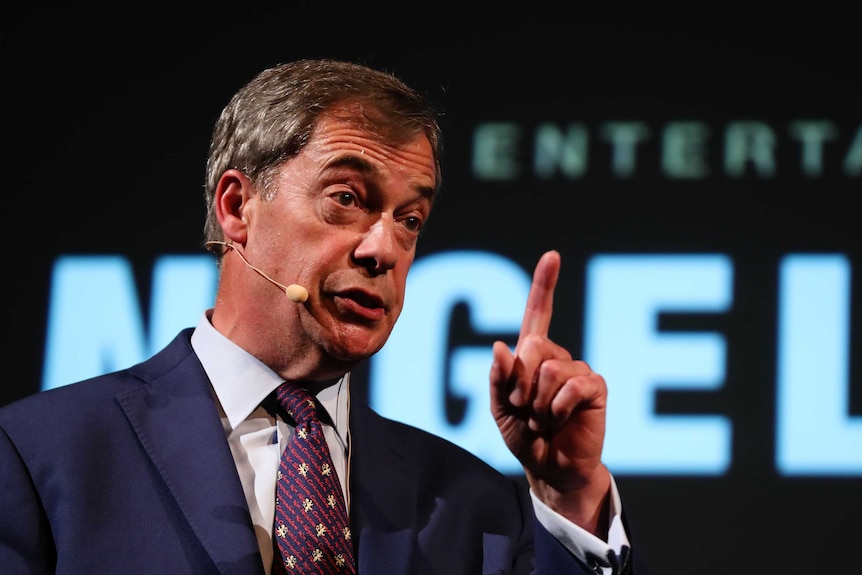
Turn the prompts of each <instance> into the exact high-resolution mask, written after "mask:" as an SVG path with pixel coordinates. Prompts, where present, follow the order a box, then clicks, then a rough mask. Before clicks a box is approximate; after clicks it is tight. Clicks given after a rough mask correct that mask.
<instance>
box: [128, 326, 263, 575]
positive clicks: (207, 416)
mask: <svg viewBox="0 0 862 575" xmlns="http://www.w3.org/2000/svg"><path fill="white" fill-rule="evenodd" d="M181 339H182V340H183V341H185V347H186V348H188V349H187V353H186V354H185V355H184V357H183V358H182V359H181V361H179V362H176V361H175V360H176V359H177V353H180V352H182V350H181V349H177V348H178V347H179V346H182V345H183V343H182V341H180V340H181ZM167 359H170V360H171V361H170V362H169V363H168V362H167ZM166 365H167V367H168V369H167V371H165V369H164V368H165V367H166ZM141 368H142V370H143V371H142V376H143V377H144V378H145V379H150V377H153V376H154V375H155V378H154V379H150V384H149V385H142V386H140V387H138V388H136V389H134V390H132V391H131V392H128V393H125V394H122V395H120V396H118V397H117V400H118V402H119V403H120V405H121V407H122V408H123V410H124V411H125V413H126V416H127V417H128V419H129V422H130V423H131V425H132V427H133V428H134V430H135V432H136V433H137V435H138V439H139V440H140V442H141V445H142V446H143V447H144V449H145V450H146V452H147V454H148V455H149V457H150V458H151V460H152V462H153V464H154V466H155V468H156V469H157V470H158V473H159V474H160V475H161V477H162V479H163V480H164V482H165V484H166V485H167V486H168V488H169V489H170V491H171V493H172V494H173V496H174V498H175V499H176V502H177V505H178V507H179V508H180V509H181V510H182V512H183V515H184V516H185V518H186V520H187V521H188V523H189V525H190V526H191V527H192V529H193V530H194V532H195V533H196V534H197V536H198V538H199V539H200V541H201V543H202V544H203V546H204V548H205V549H207V550H208V551H209V553H210V556H211V557H212V559H213V561H214V562H215V564H216V565H217V566H218V567H219V569H220V570H221V572H222V573H226V574H227V573H261V574H262V573H263V570H262V563H261V558H260V551H259V549H258V546H257V540H256V538H255V535H254V528H253V526H252V523H251V519H250V516H249V513H248V505H247V503H246V501H245V496H244V494H243V491H242V485H241V483H240V481H239V477H238V476H237V473H236V467H235V465H234V462H233V459H232V456H231V453H230V448H229V447H228V444H227V441H226V439H225V435H224V430H223V429H222V426H221V421H220V419H219V415H218V410H217V407H216V404H215V400H214V399H213V396H212V392H211V391H210V385H209V381H208V379H207V378H206V375H205V374H204V372H203V369H202V368H201V366H200V363H199V362H198V361H197V358H196V356H195V355H194V354H193V353H192V352H191V347H190V345H189V344H188V338H187V337H186V338H181V337H178V338H177V339H176V340H174V343H172V344H171V346H169V348H168V349H167V350H165V352H162V353H160V354H158V355H157V356H155V357H154V358H153V359H152V360H150V361H148V362H146V363H145V364H143V365H142V366H141ZM151 369H158V370H159V372H158V374H157V375H156V374H153V373H151V371H150V370H151Z"/></svg>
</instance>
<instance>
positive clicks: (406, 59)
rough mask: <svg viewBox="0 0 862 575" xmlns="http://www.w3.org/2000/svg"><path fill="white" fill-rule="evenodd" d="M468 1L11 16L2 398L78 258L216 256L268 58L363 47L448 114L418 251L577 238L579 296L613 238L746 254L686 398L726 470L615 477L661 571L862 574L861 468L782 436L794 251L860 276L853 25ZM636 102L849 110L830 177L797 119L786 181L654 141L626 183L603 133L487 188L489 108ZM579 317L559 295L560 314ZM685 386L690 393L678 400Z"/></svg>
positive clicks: (34, 9) (546, 113)
mask: <svg viewBox="0 0 862 575" xmlns="http://www.w3.org/2000/svg"><path fill="white" fill-rule="evenodd" d="M469 6H470V7H469V9H468V5H467V4H463V3H462V4H461V7H460V9H453V8H451V7H445V6H437V5H416V6H408V5H402V4H396V5H394V10H393V9H392V8H388V7H386V6H383V5H379V4H356V3H351V4H347V5H332V4H326V3H316V4H312V3H304V2H285V3H271V4H267V3H246V4H240V3H237V4H235V5H227V4H223V5H222V4H218V3H215V4H214V3H201V4H199V5H198V6H197V7H194V8H185V7H184V6H181V5H180V3H174V4H159V3H155V4H154V3H148V4H140V5H138V4H128V3H106V2H105V3H74V2H71V3H70V2H66V3H62V2H35V3H34V2H30V3H21V4H20V5H16V6H15V7H12V8H5V9H4V14H3V17H2V35H0V45H2V65H3V68H2V69H3V80H2V91H3V110H4V112H5V113H4V114H3V116H2V134H3V140H4V152H3V156H4V160H5V161H4V163H3V172H4V178H3V183H4V188H5V189H4V192H5V193H4V198H3V199H4V201H3V207H2V210H3V228H4V235H5V241H4V244H5V245H4V257H5V265H4V268H5V270H6V273H5V280H4V282H3V284H2V286H3V287H2V289H3V294H4V298H3V301H5V302H6V306H5V307H6V309H5V310H4V331H3V346H2V352H3V359H4V362H3V363H4V365H6V366H7V369H6V373H7V375H5V376H4V377H3V384H2V386H0V404H4V403H8V402H10V401H12V400H14V399H16V398H18V397H21V396H23V395H26V394H29V393H32V392H35V391H37V390H38V387H39V382H40V377H41V365H42V360H43V355H42V354H43V346H44V330H45V320H46V303H47V298H48V289H49V275H50V269H51V265H52V263H53V261H54V259H55V258H56V257H57V256H58V255H60V254H71V253H92V254H104V253H123V254H126V255H128V256H130V257H132V258H133V260H134V262H135V265H136V267H137V268H139V269H140V270H141V274H142V276H143V277H142V279H141V282H140V283H141V287H142V290H143V291H145V290H146V287H145V286H146V285H147V281H146V279H147V278H146V270H148V269H149V268H150V266H151V263H152V261H153V259H154V258H155V257H157V256H158V255H160V254H164V253H182V252H188V253H200V252H201V250H200V242H201V229H202V225H203V219H204V209H203V174H204V162H205V155H206V148H207V144H208V138H209V133H210V130H211V127H212V124H213V122H214V121H215V118H216V116H217V114H218V113H219V111H220V109H221V107H222V106H223V105H224V104H225V103H226V102H227V100H228V98H229V97H230V95H231V94H232V93H233V92H234V91H235V90H236V89H237V88H238V87H239V86H240V85H241V84H243V83H245V82H246V81H248V80H249V79H251V77H252V76H253V75H254V74H255V73H256V72H257V71H259V70H260V69H261V68H263V67H265V66H269V65H272V64H276V63H279V62H282V61H286V60H291V59H295V58H299V57H314V56H334V57H343V58H349V59H352V60H357V61H360V62H364V63H368V64H372V65H375V66H379V67H384V68H387V69H390V70H392V71H395V72H396V73H398V74H399V75H400V76H401V77H402V78H404V79H406V80H407V81H408V82H409V83H411V84H413V85H414V86H416V87H417V88H419V89H421V90H422V91H424V92H426V93H428V94H429V95H430V96H431V97H432V98H433V99H434V100H435V101H437V102H439V103H440V105H441V106H442V107H443V108H444V109H445V110H446V115H445V117H444V127H445V129H446V134H447V138H446V149H447V155H446V158H445V164H444V173H445V176H444V178H445V183H446V191H445V192H444V195H443V196H442V198H441V201H440V204H439V206H438V207H437V208H436V211H435V214H434V216H433V217H432V219H431V222H430V225H429V226H428V233H427V235H426V237H425V239H423V242H422V243H421V247H420V256H421V255H424V254H428V253H432V252H435V251H438V250H448V249H457V248H475V249H483V250H491V251H496V252H500V253H503V254H506V255H507V256H509V257H511V258H513V259H515V260H516V261H518V262H520V263H522V264H523V266H524V268H525V269H527V270H531V269H532V266H533V265H534V263H535V260H536V259H537V257H538V256H539V254H540V253H541V252H542V251H544V250H545V249H548V248H551V247H556V248H558V249H560V251H561V252H562V254H563V258H564V267H563V273H562V276H561V279H560V285H561V289H563V288H565V289H567V290H569V291H570V292H574V293H577V292H578V290H582V286H583V279H584V278H583V263H584V261H585V259H586V258H587V257H588V256H589V255H590V254H593V253H597V252H617V251H619V252H644V253H653V252H673V253H678V252H715V251H718V252H724V253H728V254H730V255H731V256H732V257H733V258H734V264H735V277H736V284H735V286H736V287H735V295H734V300H735V304H734V310H733V312H732V313H731V314H729V316H728V318H726V319H724V320H723V321H721V322H718V323H716V324H712V326H713V327H716V328H717V329H720V330H721V331H723V332H724V334H725V335H726V336H727V340H728V342H729V343H728V346H729V347H728V372H727V378H728V380H727V382H726V384H725V386H724V387H723V388H722V390H721V391H720V392H716V393H714V394H712V398H711V401H712V402H711V403H709V407H708V408H704V405H705V404H704V401H703V398H702V397H700V398H698V397H690V398H688V399H689V400H690V402H691V403H690V405H691V410H692V411H693V412H698V411H713V412H721V413H726V414H731V416H732V419H733V423H734V429H735V432H734V440H733V442H734V443H733V453H734V459H733V464H732V467H731V469H730V470H729V472H728V474H727V475H726V476H724V477H718V478H712V477H711V478H693V477H688V478H686V477H631V476H622V477H618V478H617V479H618V482H619V484H620V486H621V489H622V492H623V496H624V498H625V504H626V506H627V508H628V509H629V511H630V512H631V514H632V516H633V518H634V520H635V528H636V531H637V534H638V537H639V539H638V540H639V542H641V543H642V545H643V549H644V551H645V552H646V553H647V555H648V556H649V558H650V559H651V563H652V564H653V570H654V572H655V573H657V574H658V575H677V574H678V575H683V574H688V573H698V574H720V573H727V572H730V571H733V572H736V573H788V574H790V573H798V574H802V573H833V572H846V571H853V569H854V568H855V563H856V561H855V556H856V555H857V546H858V539H859V536H860V535H862V520H860V516H859V514H860V511H862V482H860V478H859V477H849V478H835V477H832V478H822V479H793V478H786V477H779V476H778V475H777V473H776V471H775V468H774V465H773V464H772V461H773V459H774V446H773V439H772V436H773V431H772V429H773V427H774V415H773V409H774V406H773V404H774V391H775V390H774V384H773V382H774V378H775V373H774V367H773V365H774V361H775V350H774V339H775V336H774V332H775V311H774V307H775V294H774V286H775V281H776V277H777V271H776V264H777V262H778V258H779V257H780V256H781V255H782V254H784V253H787V252H791V251H795V252H799V251H813V252H841V253H844V254H846V255H848V256H849V257H850V259H851V261H852V262H853V264H854V269H855V270H859V269H860V268H859V265H860V263H862V242H860V239H862V233H860V231H859V224H858V223H857V220H858V213H859V210H858V207H857V204H858V201H859V195H860V190H862V187H860V185H859V184H860V179H859V177H858V176H856V177H848V176H847V175H844V174H842V173H841V172H840V170H839V167H838V162H839V161H840V160H841V159H842V158H843V153H842V151H841V150H842V149H843V150H844V151H846V149H847V148H848V147H849V143H850V140H849V138H850V137H852V135H853V134H854V133H855V132H856V130H858V129H859V126H860V119H861V118H862V114H860V103H862V73H860V54H862V48H860V44H859V37H858V20H857V19H856V17H855V16H853V15H851V14H849V13H840V12H834V13H833V12H827V10H826V9H825V8H821V7H820V6H819V5H815V6H810V5H808V6H805V9H804V11H800V12H799V13H793V12H787V11H786V10H784V9H783V8H782V11H781V12H766V11H762V12H757V11H756V10H753V9H752V7H751V6H747V7H745V8H744V9H741V8H737V9H736V10H734V11H731V9H730V8H729V7H727V8H725V7H724V6H718V7H713V8H710V9H707V8H703V7H701V6H700V5H698V6H697V8H696V9H695V8H692V7H687V8H682V9H680V10H678V11H675V12H670V11H668V12H667V13H664V14H662V13H658V12H656V11H655V10H652V9H650V10H647V9H645V8H640V9H636V10H632V9H631V8H627V7H625V6H622V5H613V6H612V7H610V8H607V9H598V8H589V9H584V8H583V7H581V6H578V5H576V4H575V5H572V7H571V8H569V7H568V5H566V7H565V8H560V7H556V8H552V7H550V6H542V5H541V4H538V3H527V4H524V5H519V6H517V7H515V8H511V9H506V8H504V7H503V6H504V5H503V4H491V5H488V6H476V5H469ZM468 11H469V12H470V13H469V14H467V12H468ZM626 119H633V120H642V121H646V122H649V123H650V124H651V125H653V126H656V127H660V126H662V125H663V124H664V123H666V122H668V121H673V120H680V119H695V120H699V121H705V122H709V123H710V125H711V126H714V127H715V128H716V130H720V129H721V128H722V127H723V126H724V125H726V124H727V123H728V122H731V121H736V120H745V119H753V120H758V121H764V122H768V123H770V124H771V125H772V126H774V127H775V128H776V131H777V132H780V133H785V132H786V124H787V123H788V122H790V121H792V120H798V119H828V120H831V121H833V122H835V123H836V124H838V125H839V126H840V127H841V128H842V138H843V139H841V140H840V141H839V142H838V143H836V144H834V145H833V146H834V147H832V148H827V156H826V161H825V171H824V174H823V175H822V176H821V177H819V178H809V177H806V176H803V175H802V174H801V171H800V161H799V159H798V148H791V147H790V140H789V139H788V138H786V136H785V137H784V139H783V140H781V141H780V144H781V145H782V146H784V148H783V149H782V151H780V153H779V156H778V162H777V164H778V168H779V171H778V173H777V174H776V175H775V176H774V177H772V178H770V179H768V180H764V179H760V178H757V177H754V176H748V177H743V178H740V179H731V178H729V177H727V176H726V175H723V174H721V173H720V166H721V163H720V159H717V158H716V159H714V161H713V163H712V164H711V166H712V167H713V168H714V172H715V173H714V174H713V175H712V176H711V177H709V178H707V179H705V180H699V181H697V182H672V181H669V180H667V179H666V178H663V177H662V176H661V175H660V174H659V171H658V170H657V168H656V167H655V165H656V164H655V162H656V158H655V157H652V156H650V154H651V153H652V154H655V149H656V146H655V145H653V147H652V148H649V149H647V151H646V152H645V154H644V156H643V157H642V158H639V161H642V163H641V164H639V172H638V173H637V175H636V176H635V177H632V178H631V179H630V180H628V181H620V180H619V179H618V178H615V177H613V175H612V174H611V173H610V171H609V169H608V168H607V164H608V157H607V155H605V156H602V155H601V154H602V152H601V150H597V152H596V154H597V155H596V156H595V157H594V158H593V159H591V161H590V167H591V172H590V173H589V174H588V176H586V177H585V178H583V179H582V180H579V181H577V182H572V181H568V180H564V179H561V178H557V179H553V178H552V179H551V180H548V181H542V182H539V181H537V180H536V179H534V178H531V177H528V176H524V177H522V178H520V179H518V180H516V181H514V182H507V183H497V184H491V183H487V182H480V181H477V180H475V179H474V177H473V176H472V174H471V171H470V154H471V137H472V130H473V128H474V127H475V125H476V124H478V123H479V122H484V121H496V120H506V121H515V122H518V123H519V124H521V125H523V126H525V127H531V126H535V125H536V124H537V123H539V122H542V121H554V122H557V123H560V124H566V123H569V122H574V121H579V122H584V123H585V124H586V125H588V126H590V127H591V128H595V127H596V126H597V125H598V124H599V123H600V122H604V121H610V120H626ZM650 150H652V151H650ZM856 275H858V271H857V274H856ZM858 283H859V282H856V284H858ZM856 284H854V288H853V292H854V298H853V299H854V301H858V296H859V293H860V288H859V287H855V285H856ZM575 299H576V298H575ZM580 312H581V310H580V309H578V308H577V306H576V305H575V304H573V303H566V302H561V303H560V304H559V307H558V311H557V314H558V315H561V316H562V317H578V314H580ZM859 315H860V314H859V311H858V309H856V308H855V307H854V311H853V339H852V343H851V347H852V354H851V355H852V357H851V370H852V374H851V411H852V414H853V415H855V416H860V415H862V389H860V387H862V384H860V380H862V378H860V375H859V370H860V368H859V360H858V356H859V348H860V344H859V341H860V335H859V330H860V327H859V326H860V321H859ZM553 327H554V329H556V330H557V332H556V334H555V335H556V337H557V339H558V340H559V341H560V343H562V344H564V345H566V346H567V347H570V348H571V349H573V350H577V349H579V347H580V345H581V341H580V331H579V330H578V328H577V327H572V326H553ZM565 330H568V331H565ZM610 384H611V385H612V382H610ZM813 384H814V383H813ZM665 399H666V400H668V401H671V402H672V401H673V400H674V398H673V397H669V398H665ZM685 400H686V398H685V397H682V398H676V403H672V405H673V406H674V409H675V410H678V409H680V405H684V404H685ZM681 402H682V403H681ZM661 405H662V404H661V403H659V407H661ZM812 424H813V425H814V424H816V422H812ZM859 448H860V449H862V446H860V447H859Z"/></svg>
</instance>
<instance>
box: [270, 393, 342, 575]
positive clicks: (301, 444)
mask: <svg viewBox="0 0 862 575" xmlns="http://www.w3.org/2000/svg"><path fill="white" fill-rule="evenodd" d="M276 397H277V399H278V403H279V405H280V406H281V408H282V409H284V410H285V411H286V412H287V413H288V415H290V416H291V417H292V418H293V420H294V421H295V422H296V433H295V435H294V436H293V438H292V439H291V441H290V443H289V444H288V445H287V448H286V449H285V450H284V453H283V454H282V456H281V467H280V468H279V471H278V481H277V482H276V500H275V524H274V526H273V541H274V550H275V559H274V561H273V570H272V572H273V574H275V575H278V574H283V573H288V574H292V573H296V574H300V573H301V574H303V575H304V574H311V573H315V574H321V575H324V574H325V575H329V574H336V573H339V574H341V573H348V574H354V573H356V565H355V563H354V560H353V541H352V539H351V534H350V521H349V520H348V518H347V508H346V506H345V504H344V497H343V495H342V491H341V484H340V483H339V481H338V476H337V475H336V471H335V467H334V466H333V464H332V458H331V457H330V456H329V448H328V447H327V445H326V439H325V438H324V436H323V428H322V427H321V425H320V421H319V420H318V418H317V413H316V412H317V402H316V401H315V400H314V398H313V397H312V396H311V394H309V393H308V390H306V389H304V388H301V387H299V386H296V385H292V384H288V383H283V384H281V386H279V388H278V389H277V390H276Z"/></svg>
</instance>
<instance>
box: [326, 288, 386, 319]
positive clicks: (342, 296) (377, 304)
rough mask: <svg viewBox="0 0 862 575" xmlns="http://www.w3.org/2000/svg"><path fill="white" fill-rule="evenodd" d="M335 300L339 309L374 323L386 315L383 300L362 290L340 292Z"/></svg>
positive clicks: (335, 296)
mask: <svg viewBox="0 0 862 575" xmlns="http://www.w3.org/2000/svg"><path fill="white" fill-rule="evenodd" d="M333 299H334V301H335V303H336V306H337V307H338V309H339V310H341V311H342V312H343V313H346V314H350V315H356V316H359V317H362V318H364V319H368V320H372V321H378V320H380V319H382V318H383V316H384V315H385V314H386V306H385V304H384V302H383V299H382V298H380V297H379V296H376V295H374V294H370V293H368V292H364V291H362V290H348V291H344V292H340V293H337V294H335V295H334V297H333Z"/></svg>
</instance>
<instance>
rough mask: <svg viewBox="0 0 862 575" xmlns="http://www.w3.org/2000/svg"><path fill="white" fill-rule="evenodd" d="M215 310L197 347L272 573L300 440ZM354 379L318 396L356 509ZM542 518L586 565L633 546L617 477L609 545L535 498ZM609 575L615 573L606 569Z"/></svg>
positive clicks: (270, 377) (260, 369) (259, 367)
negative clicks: (283, 485) (270, 406)
mask: <svg viewBox="0 0 862 575" xmlns="http://www.w3.org/2000/svg"><path fill="white" fill-rule="evenodd" d="M211 313H212V310H207V311H206V312H205V313H204V314H203V315H202V316H201V318H200V321H199V322H198V325H197V327H196V328H195V330H194V332H193V333H192V338H191V343H192V348H193V349H194V350H195V353H196V354H197V356H198V359H200V362H201V364H202V365H203V368H204V371H205V372H206V374H207V376H208V377H209V380H210V382H211V383H212V387H213V392H214V394H215V397H216V400H217V401H216V402H217V404H218V406H219V411H220V414H221V419H222V425H223V427H224V431H225V435H226V437H227V441H228V445H229V446H230V450H231V453H232V454H233V458H234V462H235V463H236V469H237V472H238V473H239V478H240V481H241V482H242V488H243V492H244V493H245V498H246V501H247V502H248V508H249V511H250V512H251V519H252V522H253V524H254V529H255V534H256V536H257V542H258V546H259V547H260V554H261V557H262V558H263V566H264V570H265V572H266V574H267V575H270V565H271V564H272V557H273V548H272V525H273V520H274V517H275V478H276V474H277V471H278V467H279V464H280V459H281V452H282V451H283V450H284V448H285V446H286V445H287V444H288V442H289V441H290V439H291V437H292V435H293V427H292V426H291V425H289V424H288V423H285V422H284V421H282V420H281V419H280V418H277V417H274V416H273V415H271V414H270V413H269V412H268V411H267V410H266V409H265V408H263V407H262V406H261V402H263V401H264V399H266V398H267V397H268V396H269V395H270V394H271V393H272V392H273V391H274V390H275V388H277V387H278V386H279V385H280V384H281V383H282V382H283V380H282V379H281V378H280V377H279V376H278V374H276V373H275V372H274V371H272V370H271V369H270V368H269V367H267V366H266V365H264V364H263V363H262V362H261V361H260V360H258V359H257V358H256V357H254V356H252V355H251V354H250V353H248V352H247V351H245V350H244V349H242V348H241V347H239V346H238V345H236V344H235V343H233V342H232V341H231V340H229V339H228V338H226V337H225V336H224V335H222V334H221V333H219V332H218V331H217V330H216V329H215V328H214V327H213V326H212V324H211V323H210V321H209V316H210V314H211ZM349 387H350V374H349V373H348V374H346V375H345V376H344V377H342V378H341V379H340V380H338V381H337V382H336V383H335V384H334V385H331V386H329V387H326V388H324V389H322V390H321V391H320V392H319V393H318V394H317V399H318V401H320V403H321V404H322V406H323V408H324V409H325V410H326V412H327V414H329V416H330V418H331V419H332V421H333V422H334V424H335V425H334V426H332V425H328V424H326V423H324V425H323V430H324V435H325V436H326V441H327V443H328V444H329V449H330V452H331V455H332V460H333V463H334V465H335V469H336V471H337V473H338V478H339V480H340V481H341V488H342V490H343V493H344V499H345V501H347V508H348V509H350V493H349V492H348V490H347V486H348V485H349V479H348V476H347V474H348V472H349V464H348V456H349V421H348V417H349V411H350V405H349V401H350V400H349V395H350V394H349ZM531 496H532V500H533V507H534V509H535V511H536V516H537V517H538V519H539V521H540V522H541V523H542V525H544V526H545V528H546V529H548V531H550V532H551V533H552V534H553V535H554V536H555V537H556V538H557V539H559V540H560V542H561V543H562V544H563V545H565V546H566V547H567V548H568V549H569V550H570V551H571V552H572V553H574V554H575V555H576V556H578V557H580V558H581V559H583V560H585V561H586V557H588V556H598V557H606V556H607V554H608V551H610V550H614V551H615V552H617V553H618V552H619V550H620V549H621V548H622V546H623V545H628V539H627V538H626V534H625V530H624V528H623V526H622V522H621V520H620V515H621V512H622V504H621V502H620V498H619V494H618V492H617V488H616V484H615V483H614V481H613V478H611V522H610V532H609V537H608V542H607V543H606V542H604V541H602V540H601V539H600V538H598V537H596V536H594V535H593V534H592V533H590V532H588V531H586V530H584V529H582V528H581V527H579V526H577V525H575V524H574V523H572V522H571V521H569V520H567V519H566V518H564V517H563V516H561V515H559V514H557V513H555V512H554V511H553V510H551V509H550V508H549V507H547V506H546V505H545V504H544V503H542V502H541V501H540V500H539V499H538V498H536V497H535V495H533V494H532V493H531ZM605 572H606V573H610V572H611V571H610V569H606V570H605Z"/></svg>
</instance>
